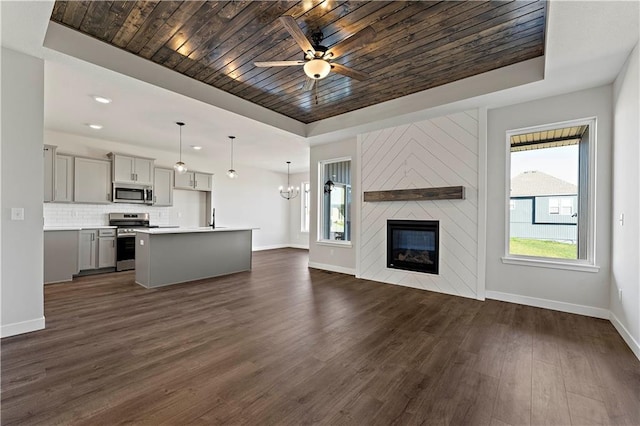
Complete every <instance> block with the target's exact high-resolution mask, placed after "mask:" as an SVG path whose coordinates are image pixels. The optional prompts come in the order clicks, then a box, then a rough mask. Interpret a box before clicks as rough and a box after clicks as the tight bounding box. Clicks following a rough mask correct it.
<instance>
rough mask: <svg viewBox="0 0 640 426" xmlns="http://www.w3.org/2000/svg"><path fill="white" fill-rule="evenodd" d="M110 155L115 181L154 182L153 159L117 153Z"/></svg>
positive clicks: (143, 183)
mask: <svg viewBox="0 0 640 426" xmlns="http://www.w3.org/2000/svg"><path fill="white" fill-rule="evenodd" d="M109 157H111V161H112V164H113V169H112V173H113V181H114V182H122V183H137V184H140V185H152V184H153V162H154V160H153V159H151V158H141V157H132V156H129V155H122V154H115V153H110V154H109Z"/></svg>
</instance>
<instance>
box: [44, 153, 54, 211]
mask: <svg viewBox="0 0 640 426" xmlns="http://www.w3.org/2000/svg"><path fill="white" fill-rule="evenodd" d="M42 155H43V157H44V202H45V203H47V202H50V201H53V198H54V194H55V188H54V182H55V169H56V167H55V161H56V147H55V146H53V145H45V146H44V147H43V149H42Z"/></svg>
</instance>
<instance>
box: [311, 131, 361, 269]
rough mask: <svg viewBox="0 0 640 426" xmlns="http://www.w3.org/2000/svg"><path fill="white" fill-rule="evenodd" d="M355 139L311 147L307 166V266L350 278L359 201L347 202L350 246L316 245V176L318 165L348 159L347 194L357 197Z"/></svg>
mask: <svg viewBox="0 0 640 426" xmlns="http://www.w3.org/2000/svg"><path fill="white" fill-rule="evenodd" d="M356 145H357V144H356V138H352V139H346V140H344V141H340V142H334V143H330V144H325V145H316V146H312V147H311V158H310V163H309V177H310V182H311V219H310V224H309V266H312V267H316V268H321V269H327V270H331V271H336V272H343V273H347V274H351V275H355V274H356V249H355V247H356V246H357V244H358V241H357V240H358V233H359V232H360V231H359V227H360V220H359V216H358V212H359V209H360V199H359V198H358V197H352V200H351V209H352V210H351V217H352V218H353V220H352V221H351V224H352V229H351V245H349V246H344V245H340V246H338V245H326V244H323V243H318V242H317V240H318V204H319V201H320V200H319V196H320V194H322V191H319V185H321V184H322V183H321V182H320V181H319V177H318V163H319V162H320V161H323V160H332V159H335V158H342V157H351V193H352V194H359V193H360V188H359V187H358V182H359V181H360V177H359V176H358V170H359V165H358V156H357V146H356Z"/></svg>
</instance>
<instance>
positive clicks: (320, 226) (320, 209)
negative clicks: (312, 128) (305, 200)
mask: <svg viewBox="0 0 640 426" xmlns="http://www.w3.org/2000/svg"><path fill="white" fill-rule="evenodd" d="M343 161H349V167H350V168H351V176H353V159H352V158H351V157H340V158H331V159H328V160H320V161H318V182H317V185H318V186H317V188H318V195H317V201H318V202H317V204H316V205H317V215H316V216H317V226H316V229H317V235H316V243H317V244H319V245H327V246H341V247H352V240H353V229H351V233H350V235H351V239H350V240H329V239H325V238H323V235H324V220H323V219H324V211H325V205H324V203H325V201H324V200H325V197H324V182H325V176H324V167H325V165H327V164H332V163H341V162H343ZM349 186H350V188H351V189H352V190H353V182H351V183H350V184H349ZM351 204H353V200H352V202H351ZM351 207H352V206H350V208H351ZM352 214H353V212H352V211H350V216H351V215H352Z"/></svg>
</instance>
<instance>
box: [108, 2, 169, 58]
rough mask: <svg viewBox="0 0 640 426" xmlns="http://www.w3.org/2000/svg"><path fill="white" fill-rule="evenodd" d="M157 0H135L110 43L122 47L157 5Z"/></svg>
mask: <svg viewBox="0 0 640 426" xmlns="http://www.w3.org/2000/svg"><path fill="white" fill-rule="evenodd" d="M158 3H159V1H158V0H154V1H144V0H139V1H136V3H135V5H134V7H133V9H131V12H130V13H129V16H127V19H125V22H124V24H123V25H122V27H121V28H120V30H118V32H117V33H116V35H115V36H114V37H113V40H112V41H111V43H112V44H113V45H115V46H117V47H120V48H122V49H124V48H125V47H126V46H127V44H128V43H129V42H130V41H131V39H132V38H133V37H134V36H135V35H136V33H137V32H138V30H139V29H140V26H141V25H142V24H143V23H144V22H145V21H146V19H147V17H148V16H149V15H151V14H152V13H153V11H154V9H155V8H156V6H157V5H158Z"/></svg>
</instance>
